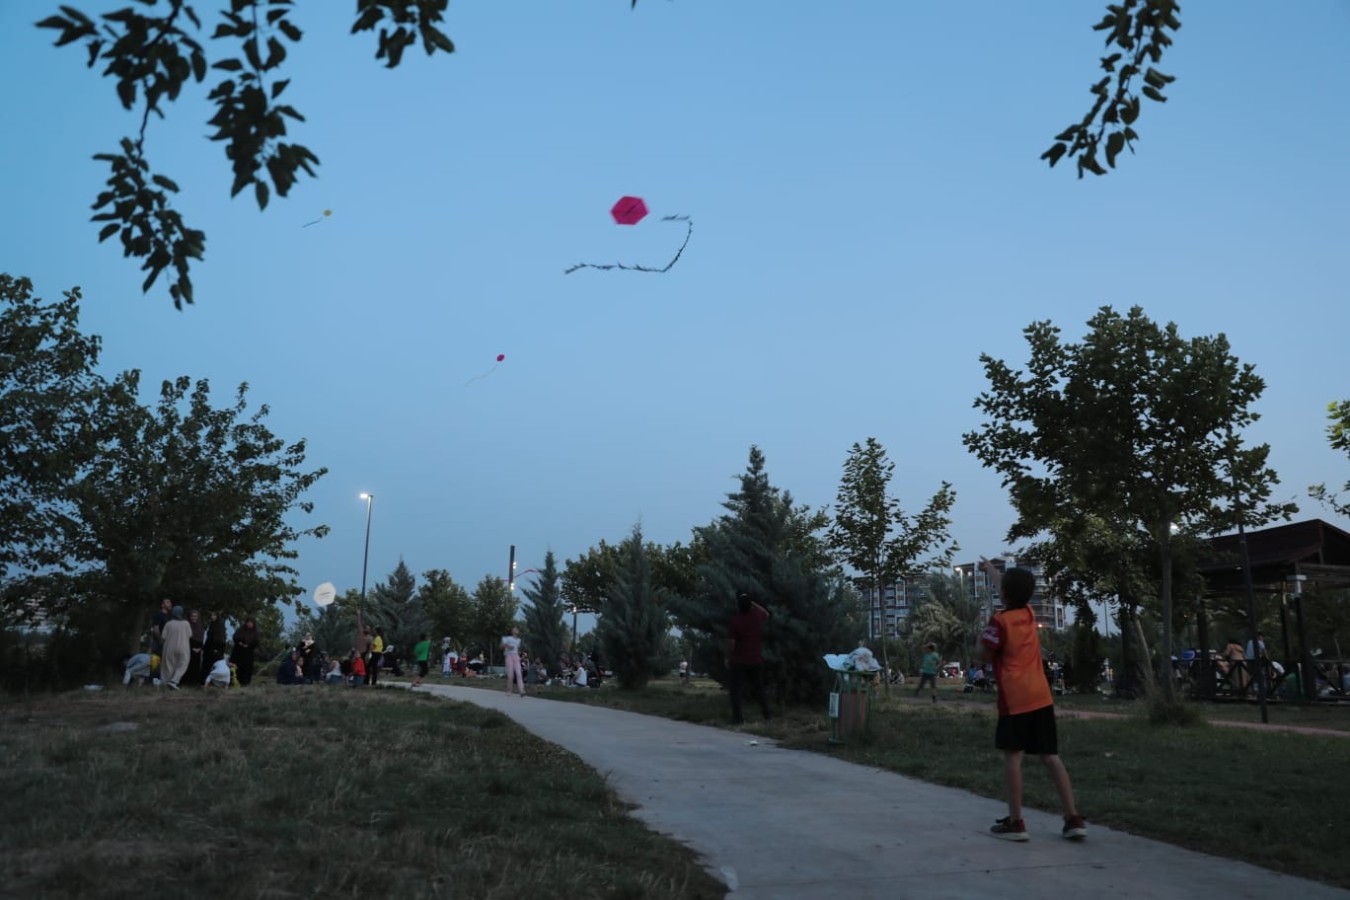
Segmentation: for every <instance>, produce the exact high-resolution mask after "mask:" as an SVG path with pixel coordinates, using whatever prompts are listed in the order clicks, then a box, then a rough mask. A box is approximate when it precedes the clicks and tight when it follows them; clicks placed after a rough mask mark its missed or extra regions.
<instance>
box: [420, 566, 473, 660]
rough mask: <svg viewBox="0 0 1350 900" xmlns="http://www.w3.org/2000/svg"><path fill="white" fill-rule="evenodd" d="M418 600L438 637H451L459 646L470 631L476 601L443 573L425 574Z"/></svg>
mask: <svg viewBox="0 0 1350 900" xmlns="http://www.w3.org/2000/svg"><path fill="white" fill-rule="evenodd" d="M417 596H418V599H419V600H420V602H421V604H422V608H423V609H424V610H426V614H427V616H428V617H429V618H430V620H431V628H432V630H433V631H435V632H436V634H439V635H442V636H443V637H448V638H450V639H451V640H452V641H455V642H456V646H459V645H460V644H462V643H463V642H464V639H465V638H466V637H467V636H468V634H469V631H470V623H471V621H472V613H473V600H472V598H470V597H469V592H468V591H466V590H465V589H464V587H463V586H462V585H459V584H456V583H455V580H454V579H453V578H451V577H450V573H449V572H447V571H446V570H444V569H431V570H429V571H426V572H423V573H422V586H421V587H420V588H418V589H417Z"/></svg>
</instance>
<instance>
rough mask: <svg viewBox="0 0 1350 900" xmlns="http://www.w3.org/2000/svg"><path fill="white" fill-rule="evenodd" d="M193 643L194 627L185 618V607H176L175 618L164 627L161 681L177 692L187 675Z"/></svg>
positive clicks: (174, 609)
mask: <svg viewBox="0 0 1350 900" xmlns="http://www.w3.org/2000/svg"><path fill="white" fill-rule="evenodd" d="M191 643H192V626H191V625H189V624H188V623H187V620H186V619H184V618H183V607H181V606H175V607H174V608H173V618H171V619H169V622H168V624H167V625H165V626H164V656H163V657H162V658H161V659H160V662H159V677H160V680H161V681H162V682H163V683H164V684H166V685H168V686H169V687H171V688H173V689H174V690H175V691H176V690H178V683H179V682H180V681H182V680H183V676H184V675H185V674H187V667H188V658H189V657H190V656H191V653H192V651H191Z"/></svg>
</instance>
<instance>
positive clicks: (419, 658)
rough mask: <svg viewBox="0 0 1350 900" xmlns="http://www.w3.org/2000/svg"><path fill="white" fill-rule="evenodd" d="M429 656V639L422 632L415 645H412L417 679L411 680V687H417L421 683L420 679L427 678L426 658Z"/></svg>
mask: <svg viewBox="0 0 1350 900" xmlns="http://www.w3.org/2000/svg"><path fill="white" fill-rule="evenodd" d="M429 656H431V638H430V637H428V636H427V635H426V633H425V632H423V634H422V636H421V637H420V638H418V640H417V643H416V644H413V660H414V661H416V663H417V677H416V678H415V679H413V687H417V686H418V685H419V684H421V683H422V679H423V678H426V677H427V658H428V657H429Z"/></svg>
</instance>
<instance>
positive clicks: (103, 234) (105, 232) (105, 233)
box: [98, 222, 122, 244]
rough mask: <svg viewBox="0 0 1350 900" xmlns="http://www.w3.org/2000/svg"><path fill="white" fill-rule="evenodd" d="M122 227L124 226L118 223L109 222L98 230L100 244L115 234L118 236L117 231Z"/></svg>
mask: <svg viewBox="0 0 1350 900" xmlns="http://www.w3.org/2000/svg"><path fill="white" fill-rule="evenodd" d="M121 227H122V226H121V225H119V224H117V223H116V222H109V223H108V224H107V225H104V226H103V227H102V228H100V229H99V230H98V242H99V243H100V244H101V243H103V242H104V241H106V240H107V239H108V238H110V237H112V236H113V235H114V234H117V229H119V228H121Z"/></svg>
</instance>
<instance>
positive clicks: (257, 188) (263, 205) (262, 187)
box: [253, 178, 267, 209]
mask: <svg viewBox="0 0 1350 900" xmlns="http://www.w3.org/2000/svg"><path fill="white" fill-rule="evenodd" d="M253 195H254V197H256V198H257V200H258V209H267V182H265V181H263V180H262V179H261V178H260V179H258V180H257V181H255V182H254V183H253Z"/></svg>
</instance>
